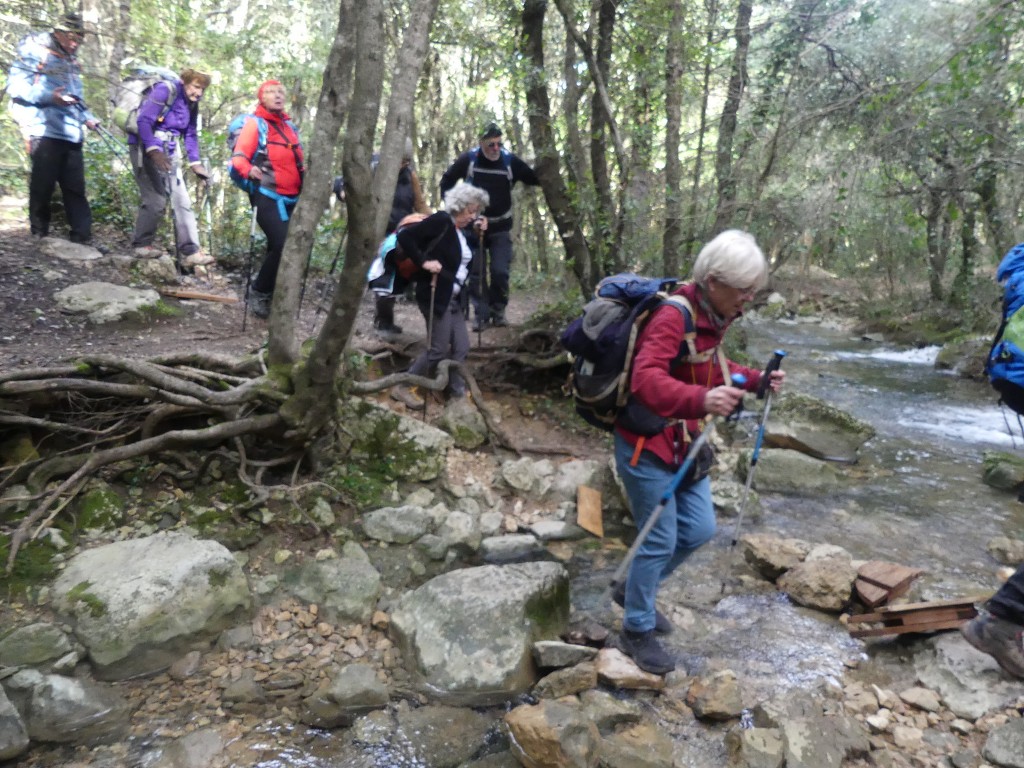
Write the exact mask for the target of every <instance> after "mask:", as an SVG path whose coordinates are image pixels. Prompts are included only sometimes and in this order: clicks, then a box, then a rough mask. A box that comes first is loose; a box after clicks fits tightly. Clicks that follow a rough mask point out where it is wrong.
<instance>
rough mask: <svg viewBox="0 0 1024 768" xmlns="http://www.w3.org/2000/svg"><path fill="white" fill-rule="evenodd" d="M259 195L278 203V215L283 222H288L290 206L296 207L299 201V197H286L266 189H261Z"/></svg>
mask: <svg viewBox="0 0 1024 768" xmlns="http://www.w3.org/2000/svg"><path fill="white" fill-rule="evenodd" d="M259 193H260V194H261V195H266V196H267V197H269V198H270V199H271V200H273V201H275V202H276V203H277V213H278V215H279V216H280V217H281V221H288V208H287V206H289V205H295V203H297V202H298V201H299V196H298V195H295V196H294V197H288V196H286V195H279V194H277V192H271V191H270V190H269V189H267V188H266V187H260V188H259Z"/></svg>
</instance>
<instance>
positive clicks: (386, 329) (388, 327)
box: [373, 318, 402, 336]
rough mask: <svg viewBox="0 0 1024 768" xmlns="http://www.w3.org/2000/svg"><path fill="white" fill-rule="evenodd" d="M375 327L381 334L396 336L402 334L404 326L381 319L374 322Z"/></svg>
mask: <svg viewBox="0 0 1024 768" xmlns="http://www.w3.org/2000/svg"><path fill="white" fill-rule="evenodd" d="M373 327H374V328H375V329H376V330H378V331H380V332H381V333H393V334H395V335H396V336H397V335H399V334H401V333H402V326H400V325H395V323H394V321H390V322H389V321H387V320H382V319H381V318H377V319H376V320H374V321H373Z"/></svg>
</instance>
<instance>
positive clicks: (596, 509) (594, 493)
mask: <svg viewBox="0 0 1024 768" xmlns="http://www.w3.org/2000/svg"><path fill="white" fill-rule="evenodd" d="M576 524H577V525H578V526H579V527H580V528H582V529H583V530H585V531H589V532H590V533H592V534H594V535H595V536H597V537H599V538H604V519H603V518H602V516H601V492H600V491H598V490H596V489H594V488H590V487H588V486H586V485H581V486H579V487H578V488H577V489H576Z"/></svg>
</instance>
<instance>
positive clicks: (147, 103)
mask: <svg viewBox="0 0 1024 768" xmlns="http://www.w3.org/2000/svg"><path fill="white" fill-rule="evenodd" d="M209 87H210V76H209V75H207V74H205V73H203V72H199V71H197V70H195V69H185V70H183V71H182V72H181V75H180V76H179V79H178V81H177V82H174V83H169V82H168V83H163V82H161V83H157V84H156V85H154V86H153V88H152V89H151V90H150V92H149V94H148V95H147V97H146V98H145V99H143V101H142V104H141V105H140V106H139V113H138V123H139V134H138V136H135V135H134V134H129V135H128V151H129V153H130V154H131V158H132V170H133V171H134V173H135V183H136V184H138V186H139V198H140V199H141V201H142V202H141V203H140V205H139V214H138V216H137V217H136V219H135V231H134V233H133V234H132V248H134V252H135V256H136V257H137V258H142V259H148V258H158V257H160V256H161V255H162V254H163V249H161V248H157V247H155V246H154V245H153V239H154V238H155V237H156V228H157V227H158V226H159V224H160V221H161V219H162V218H163V216H164V209H165V208H166V207H167V202H168V199H169V200H170V203H171V207H172V209H173V211H174V226H175V230H176V232H175V243H176V244H177V246H178V252H177V253H176V254H175V259H176V260H177V262H178V265H179V266H180V267H181V268H182V269H183V270H188V269H194V268H195V267H203V266H207V265H209V264H212V263H213V256H212V255H211V254H204V253H203V252H202V250H201V248H200V246H199V227H198V226H197V225H196V217H195V214H194V213H193V212H192V198H191V196H190V195H189V193H188V188H187V187H186V186H185V180H184V179H183V178H182V175H181V154H180V152H179V151H178V139H179V138H181V139H184V142H185V154H186V155H188V160H189V166H190V167H191V168H192V172H193V173H194V174H195V175H196V176H198V177H199V178H200V179H202V180H203V181H204V182H207V183H209V179H210V172H209V171H208V170H207V169H206V167H205V166H204V165H203V163H202V161H201V160H200V159H199V137H198V134H197V132H196V124H197V122H198V119H199V100H200V99H201V98H202V97H203V93H204V92H205V91H206V89H207V88H209ZM172 88H173V89H174V98H173V100H171V103H170V107H168V106H167V103H168V101H169V100H170V97H171V89H172ZM161 115H163V117H162V118H161Z"/></svg>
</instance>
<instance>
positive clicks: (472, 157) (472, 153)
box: [466, 147, 480, 184]
mask: <svg viewBox="0 0 1024 768" xmlns="http://www.w3.org/2000/svg"><path fill="white" fill-rule="evenodd" d="M478 157H480V147H473V148H472V149H471V150H469V168H468V170H467V171H466V183H467V184H472V183H473V171H475V170H476V159H477V158H478Z"/></svg>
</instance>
